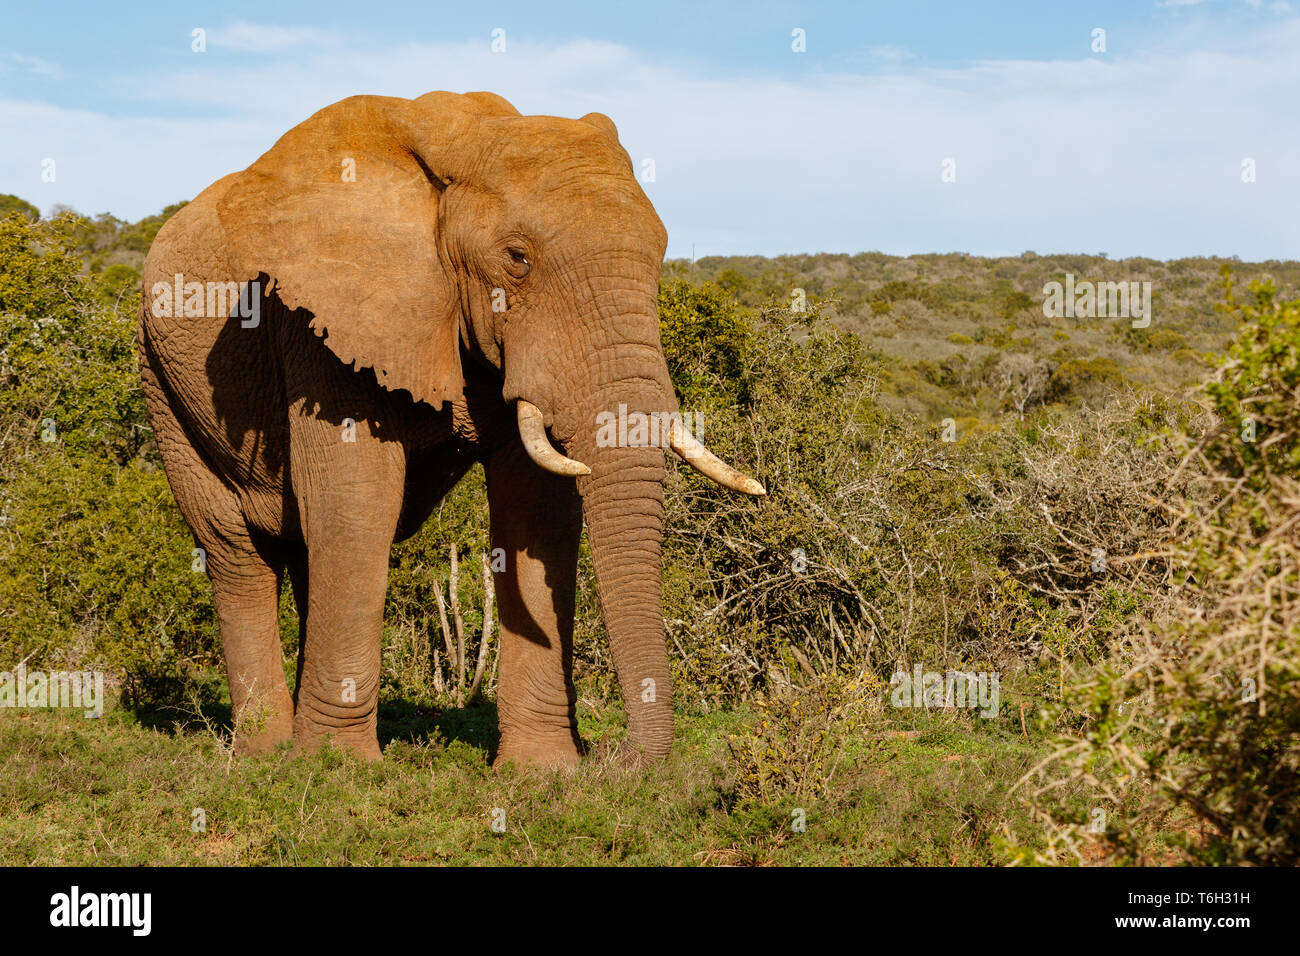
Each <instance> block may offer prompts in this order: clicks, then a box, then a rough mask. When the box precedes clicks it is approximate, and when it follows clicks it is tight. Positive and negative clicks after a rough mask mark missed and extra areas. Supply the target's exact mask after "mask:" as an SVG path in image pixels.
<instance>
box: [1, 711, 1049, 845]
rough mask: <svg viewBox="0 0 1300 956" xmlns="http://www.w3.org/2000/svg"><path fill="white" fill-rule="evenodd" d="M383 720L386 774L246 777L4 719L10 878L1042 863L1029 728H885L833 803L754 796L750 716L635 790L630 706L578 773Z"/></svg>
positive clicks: (259, 761)
mask: <svg viewBox="0 0 1300 956" xmlns="http://www.w3.org/2000/svg"><path fill="white" fill-rule="evenodd" d="M383 713H384V719H383V720H382V722H381V727H380V737H381V740H384V741H386V743H385V745H384V760H383V761H382V762H380V763H378V764H372V765H368V764H364V763H362V762H360V761H357V760H355V759H354V758H352V757H351V755H349V754H345V753H342V752H339V751H335V750H332V749H327V750H325V751H322V752H320V753H317V754H311V755H296V754H294V753H292V752H291V751H289V750H287V749H286V750H284V751H281V752H277V753H275V754H271V755H266V756H262V757H249V758H232V757H231V756H230V754H229V751H228V748H227V745H226V744H227V741H226V738H225V734H224V731H223V730H222V729H221V728H220V727H219V726H218V725H215V724H207V725H205V723H204V722H203V721H201V720H195V719H193V718H192V717H191V718H187V720H186V721H185V722H182V723H179V724H174V725H172V726H165V725H158V722H157V721H154V722H153V723H154V724H155V725H154V726H149V723H150V722H149V721H142V720H140V719H138V718H137V717H136V716H135V715H132V714H131V713H130V712H128V711H126V710H123V709H120V708H118V709H111V710H108V711H106V713H105V714H104V716H103V717H102V718H100V719H98V720H86V719H84V718H82V717H81V716H80V714H79V713H77V714H75V715H74V714H71V713H67V714H65V713H59V712H52V711H12V710H9V711H0V764H3V766H4V767H5V768H6V773H5V774H4V775H3V777H2V778H0V864H4V865H27V864H40V865H45V864H65V865H68V864H70V865H139V864H157V865H248V864H253V865H283V864H294V865H339V864H360V865H402V864H460V865H478V864H488V865H493V864H496V865H501V864H521V863H522V864H552V865H586V864H661V865H679V866H691V865H699V864H711V865H718V864H748V865H764V864H779V865H809V864H813V865H842V864H857V865H861V864H915V865H946V864H959V865H987V864H992V865H999V864H1004V863H1007V862H1009V860H1010V858H1011V852H1010V850H1009V849H1008V846H1009V845H1010V844H1012V843H1014V844H1017V845H1019V846H1029V847H1035V846H1039V845H1040V844H1041V837H1040V836H1039V835H1037V833H1036V830H1035V827H1034V825H1033V824H1032V823H1031V821H1030V817H1029V815H1028V812H1027V810H1026V808H1025V807H1024V805H1023V800H1022V799H1020V798H1018V797H1017V796H1015V795H1009V791H1010V790H1011V788H1012V785H1013V784H1014V783H1015V781H1016V780H1018V779H1019V778H1020V776H1021V775H1022V774H1023V773H1024V772H1025V770H1026V769H1028V767H1029V766H1031V765H1032V764H1033V763H1034V762H1035V761H1036V760H1037V759H1038V758H1039V757H1040V756H1041V755H1042V754H1043V753H1044V752H1045V750H1046V748H1047V746H1048V743H1047V741H1046V740H1045V739H1042V738H1040V737H1035V736H1034V732H1033V731H1032V729H1031V732H1030V735H1029V736H1024V735H1021V734H1018V733H1017V734H1012V733H1008V732H1007V731H1006V730H1005V728H1001V727H1000V726H999V727H998V728H994V727H983V726H981V725H980V724H979V722H978V721H975V722H970V721H968V720H967V719H966V718H964V717H955V716H953V715H943V714H935V715H915V714H909V715H908V718H907V723H906V725H904V724H902V723H897V722H894V723H891V722H890V719H889V717H888V716H887V715H877V716H876V717H873V718H872V719H871V720H869V721H868V722H867V723H865V724H863V725H862V726H860V727H859V728H858V730H857V731H855V733H854V736H855V739H836V740H835V741H834V742H833V745H834V746H835V747H839V748H841V749H843V750H844V752H846V753H848V754H850V755H851V756H850V757H849V758H846V760H845V761H844V763H843V764H841V765H840V767H839V769H838V771H837V774H836V776H835V778H834V780H833V781H832V783H831V785H830V786H829V788H827V789H826V790H825V791H824V792H823V794H822V796H821V798H820V799H818V800H816V801H811V800H803V799H800V798H798V797H795V796H793V795H791V796H788V797H786V796H777V797H774V798H770V799H769V800H767V801H765V802H764V801H758V800H755V799H753V798H752V797H749V798H746V797H744V796H742V795H741V792H740V790H741V788H738V786H737V775H736V770H735V767H734V766H733V765H732V758H731V756H730V754H729V750H728V746H727V742H728V739H729V738H730V737H731V735H737V734H744V733H745V732H746V731H747V728H749V727H750V726H751V725H752V722H753V720H754V714H752V713H751V712H749V711H744V710H742V711H734V712H720V713H713V714H709V715H707V716H684V715H679V720H678V736H677V745H676V747H675V748H674V751H673V754H672V756H671V757H670V759H669V760H668V761H667V762H665V763H663V764H662V765H659V766H656V767H653V768H651V769H649V770H642V771H634V770H630V769H627V768H626V767H624V766H623V765H622V764H621V763H620V762H619V760H618V751H619V744H620V741H621V738H622V733H623V727H622V715H621V712H620V709H619V708H618V707H617V706H610V707H606V708H603V709H602V710H601V711H600V712H599V713H596V712H593V711H592V710H591V709H589V708H587V707H586V706H583V707H582V708H581V710H580V718H581V723H582V732H583V737H584V739H585V740H586V741H587V742H588V744H589V746H590V750H591V752H590V754H589V755H588V756H587V758H586V759H585V760H584V762H583V764H582V765H581V767H579V768H578V769H577V770H575V771H568V772H559V771H556V772H539V771H519V770H516V769H514V768H506V769H504V770H501V771H493V770H492V769H491V768H490V766H489V760H490V758H491V756H492V753H493V748H494V746H495V737H496V731H495V716H496V715H495V709H494V706H493V705H492V704H491V703H490V702H488V703H484V704H482V705H479V706H476V707H471V708H466V709H461V710H457V709H447V710H438V709H436V708H428V709H422V708H418V707H416V706H414V705H411V704H401V703H397V704H393V705H390V706H388V707H386V708H385V710H384V711H383ZM903 726H907V727H910V728H912V729H910V730H900V729H898V728H900V727H903ZM195 808H202V810H203V812H204V814H205V816H206V830H205V831H204V832H194V830H193V828H192V820H193V813H194V810H195ZM498 808H499V809H500V810H504V812H505V831H504V832H503V833H497V832H494V831H493V829H492V822H493V815H494V812H495V811H496V810H497V809H498ZM797 808H802V809H804V811H805V812H806V816H807V828H806V831H805V832H794V829H793V827H792V813H793V812H794V811H795V810H796V809H797Z"/></svg>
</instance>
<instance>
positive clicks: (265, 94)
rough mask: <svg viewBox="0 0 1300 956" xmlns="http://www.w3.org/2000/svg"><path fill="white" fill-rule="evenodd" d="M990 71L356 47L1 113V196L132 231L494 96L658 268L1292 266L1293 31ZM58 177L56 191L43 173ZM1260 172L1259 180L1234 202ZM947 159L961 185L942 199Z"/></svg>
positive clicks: (193, 65)
mask: <svg viewBox="0 0 1300 956" xmlns="http://www.w3.org/2000/svg"><path fill="white" fill-rule="evenodd" d="M1220 46H1221V47H1222V48H1221V49H1204V48H1202V49H1200V50H1199V51H1192V52H1184V51H1181V50H1179V49H1178V48H1177V47H1171V48H1169V49H1166V50H1148V51H1144V52H1143V54H1142V55H1141V56H1140V57H1135V58H1133V59H1123V58H1120V57H1092V58H1089V59H1084V60H1076V61H1053V62H1031V61H991V62H982V63H976V64H973V65H970V66H968V67H966V68H962V69H906V68H905V65H900V66H899V67H898V68H896V69H890V70H886V71H884V72H876V73H873V74H872V75H869V76H864V75H859V74H852V73H848V72H838V73H832V72H826V73H815V74H811V75H809V76H807V77H805V78H800V79H785V78H780V77H773V76H763V75H748V76H733V77H726V78H720V77H716V76H704V75H701V74H699V73H695V72H691V71H689V70H687V69H684V68H680V67H677V66H674V65H671V64H667V63H663V62H658V61H652V60H650V59H649V58H646V57H644V56H641V55H639V54H636V53H634V52H632V51H630V50H628V49H627V48H625V47H622V46H619V45H616V44H611V43H605V42H597V41H573V42H570V43H566V44H561V45H554V46H529V45H527V44H524V43H522V42H515V41H513V40H512V42H511V43H510V46H509V52H508V53H505V54H495V55H494V54H492V53H491V52H490V50H489V40H488V37H487V36H486V35H485V36H484V38H483V39H482V41H481V42H474V43H456V44H437V45H431V44H415V43H412V44H407V45H403V46H399V47H391V48H382V49H381V48H374V47H367V46H364V45H359V44H346V45H342V46H339V47H337V48H333V49H331V50H330V51H329V52H328V53H324V52H317V51H315V50H312V49H310V48H306V47H305V48H303V49H300V50H299V51H298V52H296V53H295V54H294V56H293V57H292V58H283V59H280V60H273V61H267V62H264V61H255V62H252V63H248V64H243V65H239V66H235V65H233V64H230V63H228V62H223V61H221V60H220V59H218V58H214V57H207V58H205V57H203V56H198V55H195V56H194V57H193V58H192V59H187V60H186V61H185V67H184V68H179V69H178V68H172V69H170V70H167V71H164V72H153V73H150V74H147V75H143V76H134V77H119V78H118V79H117V80H116V81H115V82H116V89H117V92H118V93H119V94H120V95H131V96H133V97H135V98H136V99H137V100H140V101H142V102H143V103H144V105H145V107H146V108H147V109H148V111H149V112H150V113H164V112H165V113H166V114H168V115H171V116H175V115H176V114H177V113H178V112H179V113H181V114H182V118H179V119H176V118H173V119H161V118H154V117H152V116H150V117H144V116H134V117H133V116H105V115H99V114H93V113H87V112H82V111H73V110H65V109H60V108H56V107H51V106H46V105H42V104H34V103H21V102H14V101H0V140H4V141H5V142H6V143H7V144H9V145H8V146H7V148H6V150H5V151H4V152H3V154H0V192H16V193H17V194H19V195H21V196H23V197H24V198H27V199H29V200H30V201H33V202H36V203H38V204H39V205H41V206H42V208H46V209H48V208H49V206H50V205H51V204H53V203H54V202H64V203H68V204H70V205H73V206H75V207H77V208H79V209H81V210H83V211H86V212H99V211H104V210H110V211H112V212H113V213H115V214H116V215H119V216H123V217H130V218H138V217H139V216H142V215H146V214H148V213H150V212H154V211H156V210H157V209H158V208H160V207H161V206H163V205H164V204H166V203H168V202H173V201H175V200H177V199H180V198H186V197H190V196H193V195H194V194H196V193H197V192H198V191H200V190H201V189H202V188H203V187H205V186H206V185H208V184H209V183H210V182H212V181H214V180H216V179H217V178H219V177H220V176H222V175H224V174H226V173H229V172H232V171H234V170H237V169H241V168H243V167H244V166H247V165H248V164H249V163H250V162H251V161H252V160H254V159H255V158H256V157H257V156H258V155H260V154H261V153H262V152H263V151H265V150H266V149H267V148H268V147H269V146H270V145H271V144H272V143H273V142H274V141H275V139H276V138H277V137H278V136H279V135H280V134H281V133H283V132H284V131H285V130H286V129H288V128H289V127H290V126H292V125H293V124H295V123H297V122H299V121H301V120H302V119H304V118H306V117H307V116H308V115H310V113H312V112H313V111H315V110H316V109H319V108H320V107H321V106H324V105H326V104H328V103H331V102H334V101H336V100H338V99H341V98H343V97H345V96H348V95H351V94H354V93H358V92H368V93H383V94H390V95H401V96H415V95H418V94H420V93H423V92H426V91H428V90H432V89H451V90H457V91H467V90H476V89H486V90H493V91H495V92H498V93H500V94H502V95H503V96H505V97H506V98H507V99H509V100H511V101H512V102H513V103H514V104H515V105H516V106H517V107H518V108H519V109H520V110H521V111H523V112H525V113H551V114H557V115H565V116H580V115H582V114H584V113H587V112H589V111H592V110H599V111H601V112H604V113H607V114H609V115H610V116H611V117H613V118H614V120H615V122H616V123H617V124H618V127H619V130H620V132H621V136H622V139H623V143H624V145H625V146H626V147H627V149H628V151H629V153H630V154H631V155H632V157H633V159H634V161H635V162H636V164H637V166H638V168H640V164H641V160H642V159H643V158H647V157H648V158H653V159H654V160H655V166H656V173H657V181H656V182H653V183H648V184H646V185H645V188H646V191H647V193H648V195H649V196H650V197H651V199H652V200H653V201H654V202H655V205H656V208H657V209H658V210H659V213H660V215H661V217H662V218H663V219H664V222H665V224H666V225H667V227H668V231H669V236H670V247H669V252H670V254H671V255H678V256H681V255H689V254H690V250H691V247H692V244H694V246H695V248H696V253H697V254H698V255H707V254H712V253H736V254H739V253H763V254H775V253H780V252H804V251H806V252H818V251H844V252H856V251H861V250H869V249H882V250H884V251H887V252H900V253H906V252H918V251H932V250H939V251H945V250H965V251H969V252H974V253H982V254H1001V253H1008V254H1016V253H1019V252H1021V251H1023V250H1025V249H1035V250H1037V251H1038V252H1040V253H1046V252H1052V251H1080V252H1099V251H1106V252H1108V253H1110V254H1111V255H1112V256H1119V255H1151V256H1155V257H1160V258H1167V257H1172V256H1179V255H1190V254H1210V253H1215V254H1225V255H1232V254H1236V255H1240V256H1242V257H1243V258H1269V257H1287V258H1300V224H1298V222H1297V220H1296V218H1295V217H1294V216H1290V215H1287V214H1285V213H1284V212H1283V211H1284V210H1292V209H1295V208H1298V207H1300V180H1297V177H1295V175H1294V170H1295V169H1297V168H1300V128H1297V124H1295V123H1294V122H1291V121H1290V117H1291V116H1292V115H1293V113H1294V103H1293V93H1292V91H1294V90H1295V89H1297V88H1300V59H1298V58H1296V57H1295V56H1294V50H1295V49H1296V48H1297V47H1298V46H1300V23H1297V22H1296V21H1286V22H1283V23H1280V24H1279V23H1276V22H1274V23H1272V24H1271V25H1270V27H1269V30H1268V31H1267V32H1266V33H1261V34H1260V36H1259V37H1256V38H1255V41H1254V42H1253V43H1251V44H1247V45H1243V46H1242V47H1241V48H1240V49H1232V48H1229V47H1228V46H1227V45H1226V44H1221V45H1220ZM45 156H52V157H57V158H59V166H58V175H59V178H58V182H57V183H55V184H44V183H41V182H40V160H41V158H43V157H45ZM1247 157H1249V158H1253V159H1254V160H1255V162H1256V164H1257V168H1258V181H1257V182H1255V183H1253V184H1245V183H1243V182H1242V181H1241V176H1240V170H1241V163H1242V160H1243V159H1245V158H1247ZM945 158H952V159H954V160H955V161H956V168H957V182H955V183H944V182H941V180H940V168H941V167H940V164H941V162H942V161H943V160H944V159H945Z"/></svg>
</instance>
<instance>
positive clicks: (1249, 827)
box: [1043, 271, 1300, 865]
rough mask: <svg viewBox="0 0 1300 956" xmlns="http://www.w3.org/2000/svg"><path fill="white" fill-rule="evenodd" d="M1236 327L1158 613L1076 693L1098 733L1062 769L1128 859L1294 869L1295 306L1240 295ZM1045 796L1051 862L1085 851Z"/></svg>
mask: <svg viewBox="0 0 1300 956" xmlns="http://www.w3.org/2000/svg"><path fill="white" fill-rule="evenodd" d="M1224 284H1225V288H1226V292H1227V302H1226V305H1225V308H1226V310H1227V311H1228V312H1229V313H1230V314H1232V315H1233V316H1235V317H1236V318H1237V320H1238V322H1239V323H1240V330H1239V332H1238V335H1237V337H1236V339H1235V341H1234V342H1233V343H1232V346H1231V347H1230V348H1229V349H1228V351H1227V353H1226V354H1225V355H1224V356H1222V357H1221V359H1220V361H1219V368H1218V373H1217V377H1216V379H1215V380H1214V381H1213V382H1212V383H1211V384H1210V385H1209V386H1208V392H1209V395H1210V398H1211V400H1212V402H1213V406H1214V410H1215V412H1216V415H1217V422H1216V423H1215V424H1214V425H1213V426H1212V427H1210V428H1209V429H1207V430H1205V431H1204V432H1202V433H1199V434H1198V433H1195V432H1193V433H1192V434H1191V435H1190V436H1189V438H1188V450H1187V456H1186V460H1185V461H1184V462H1183V464H1182V465H1181V466H1180V468H1179V471H1180V472H1183V473H1189V472H1190V473H1192V474H1194V475H1196V476H1198V481H1197V482H1196V484H1195V485H1194V487H1193V490H1192V492H1191V493H1187V492H1184V493H1183V494H1181V495H1180V496H1179V497H1178V498H1175V499H1174V500H1173V501H1172V502H1171V506H1172V507H1173V509H1174V510H1175V512H1176V513H1177V518H1178V523H1177V534H1176V536H1175V539H1174V541H1173V552H1174V561H1173V564H1172V566H1171V574H1170V577H1171V579H1172V581H1173V582H1174V584H1175V585H1176V587H1175V588H1174V589H1172V590H1170V591H1166V592H1165V599H1164V603H1165V605H1166V606H1165V608H1164V612H1163V613H1161V614H1156V615H1153V616H1152V620H1151V622H1150V624H1149V625H1148V626H1147V627H1145V628H1144V629H1143V632H1142V633H1141V634H1140V635H1137V636H1136V637H1135V638H1134V639H1133V640H1132V641H1129V642H1125V643H1123V644H1121V645H1120V646H1119V647H1118V648H1117V650H1116V653H1115V655H1114V656H1113V657H1112V658H1111V659H1110V660H1109V661H1108V662H1107V663H1106V666H1104V667H1103V668H1101V669H1100V670H1099V672H1097V673H1095V674H1093V675H1091V676H1090V677H1089V678H1088V679H1087V680H1086V681H1084V682H1082V683H1081V684H1080V686H1079V691H1078V694H1079V700H1080V703H1081V706H1082V707H1083V708H1084V710H1085V713H1086V716H1087V721H1086V724H1085V727H1084V730H1083V732H1082V733H1081V734H1079V735H1078V736H1076V737H1072V738H1069V739H1067V740H1065V741H1064V742H1063V745H1062V748H1061V750H1060V751H1059V753H1058V760H1059V765H1061V766H1064V767H1065V768H1066V769H1067V772H1068V773H1069V774H1070V775H1071V776H1073V777H1074V778H1075V780H1076V781H1081V782H1083V783H1084V784H1085V785H1086V786H1088V787H1090V788H1092V790H1093V791H1094V793H1095V794H1096V802H1097V806H1098V807H1099V808H1101V809H1102V810H1103V811H1107V810H1109V811H1112V815H1111V822H1110V823H1109V825H1108V827H1107V828H1106V831H1105V833H1104V834H1101V835H1096V836H1094V837H1093V839H1095V840H1098V841H1101V842H1103V843H1104V844H1106V845H1107V847H1108V849H1109V850H1110V851H1111V852H1112V853H1113V854H1114V855H1115V856H1116V857H1117V858H1119V859H1122V860H1127V861H1134V862H1151V861H1156V862H1163V861H1164V860H1163V859H1162V858H1161V857H1156V856H1153V854H1152V850H1151V847H1152V845H1153V843H1154V842H1155V841H1156V838H1157V836H1158V835H1159V834H1160V833H1161V831H1162V830H1165V829H1166V828H1167V821H1169V820H1170V819H1171V818H1177V817H1179V816H1181V817H1182V818H1183V820H1184V824H1183V826H1182V835H1181V837H1180V838H1179V839H1177V840H1175V841H1172V842H1169V841H1166V844H1167V845H1166V846H1165V847H1164V851H1165V852H1166V853H1167V854H1171V855H1172V856H1173V857H1174V858H1176V859H1179V860H1183V861H1188V862H1201V863H1214V864H1256V865H1290V864H1294V863H1295V862H1296V861H1297V860H1298V859H1300V749H1298V748H1297V747H1296V739H1297V735H1298V734H1300V543H1298V542H1297V538H1296V535H1295V530H1294V529H1295V528H1296V526H1297V524H1300V457H1298V454H1297V453H1298V452H1300V301H1290V302H1279V301H1277V298H1276V294H1275V291H1274V288H1273V287H1272V285H1271V283H1255V284H1252V292H1253V301H1251V302H1249V303H1247V304H1242V303H1239V302H1237V301H1236V299H1235V297H1234V295H1233V288H1232V282H1231V279H1230V277H1229V276H1228V274H1227V273H1226V271H1225V283H1224ZM1052 789H1054V784H1051V783H1050V782H1049V783H1048V789H1047V790H1045V791H1044V797H1043V804H1044V808H1045V809H1044V812H1045V813H1046V814H1048V815H1049V816H1051V817H1052V818H1053V820H1054V822H1055V824H1056V826H1057V828H1058V829H1057V832H1056V851H1057V852H1060V851H1061V850H1063V849H1069V850H1073V851H1074V852H1078V848H1079V844H1080V840H1081V838H1082V839H1087V838H1088V837H1087V836H1085V834H1087V833H1088V831H1087V828H1086V827H1085V825H1084V821H1082V820H1080V819H1078V818H1075V817H1071V816H1069V815H1068V814H1063V813H1062V812H1061V811H1060V808H1059V807H1058V806H1057V805H1056V804H1055V803H1054V802H1053V800H1052V799H1051V797H1050V793H1051V791H1052Z"/></svg>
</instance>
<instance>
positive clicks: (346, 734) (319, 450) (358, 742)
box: [293, 418, 405, 760]
mask: <svg viewBox="0 0 1300 956" xmlns="http://www.w3.org/2000/svg"><path fill="white" fill-rule="evenodd" d="M353 429H355V431H353ZM293 471H294V490H295V493H296V495H297V498H298V502H299V511H300V516H301V520H302V528H303V536H304V538H305V540H306V544H307V629H306V630H307V634H306V640H305V641H304V643H303V659H302V669H301V678H300V680H299V682H298V687H297V691H296V693H295V705H296V706H295V711H294V719H293V736H294V740H295V742H296V743H297V744H298V745H299V746H300V747H304V748H307V749H313V748H315V747H317V746H319V745H320V744H321V743H322V742H323V741H324V740H325V739H326V738H327V737H332V738H333V739H334V741H335V742H336V744H338V745H340V746H344V747H347V748H349V749H351V750H353V751H355V752H356V753H358V754H359V755H360V756H362V757H365V758H367V759H372V760H374V759H378V758H379V741H378V739H377V737H376V724H377V717H378V704H379V665H380V640H381V636H382V631H383V621H384V594H385V591H386V589H387V584H388V557H389V551H390V549H391V548H392V543H393V536H394V533H395V530H396V528H397V520H398V515H399V513H400V511H401V505H402V487H403V480H404V475H405V455H404V453H403V451H402V448H401V446H400V445H398V444H397V443H395V442H384V441H379V440H377V439H376V438H374V437H373V436H372V435H370V434H369V426H368V422H366V421H365V420H363V419H360V418H358V419H357V420H356V423H355V425H348V424H346V423H345V425H343V426H340V425H337V424H332V423H330V422H327V421H323V420H313V421H309V422H306V423H304V424H303V425H302V427H301V428H300V429H299V432H298V434H297V435H296V436H295V438H294V448H293Z"/></svg>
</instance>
